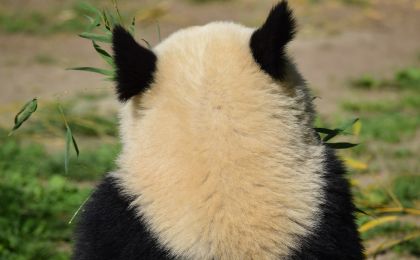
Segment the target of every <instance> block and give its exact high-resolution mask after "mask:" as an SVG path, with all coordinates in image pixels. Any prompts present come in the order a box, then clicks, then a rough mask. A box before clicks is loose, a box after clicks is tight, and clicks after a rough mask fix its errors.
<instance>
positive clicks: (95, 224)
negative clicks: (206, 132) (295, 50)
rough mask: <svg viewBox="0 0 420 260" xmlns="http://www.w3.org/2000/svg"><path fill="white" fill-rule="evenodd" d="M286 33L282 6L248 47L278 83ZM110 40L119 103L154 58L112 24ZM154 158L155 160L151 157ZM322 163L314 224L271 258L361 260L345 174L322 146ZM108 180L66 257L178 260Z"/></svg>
mask: <svg viewBox="0 0 420 260" xmlns="http://www.w3.org/2000/svg"><path fill="white" fill-rule="evenodd" d="M276 25H278V26H276ZM294 32H295V25H294V20H293V17H292V15H291V11H290V9H289V8H288V7H287V3H286V2H285V1H282V2H280V3H279V4H278V5H277V6H276V7H274V8H273V10H272V11H271V13H270V15H269V17H268V19H267V21H266V23H265V24H264V25H263V26H262V27H261V28H260V29H258V30H256V31H255V32H254V33H253V34H252V37H251V40H250V44H249V46H250V48H251V51H252V55H253V57H254V59H255V61H256V62H257V63H258V65H259V66H260V68H261V69H262V70H263V71H265V72H266V73H267V74H268V75H270V76H271V77H272V78H274V79H275V80H279V81H282V80H285V77H286V70H287V68H286V67H287V59H286V56H285V55H286V54H285V45H286V44H287V43H288V42H289V41H290V40H291V39H292V38H293V35H294ZM273 33H274V34H273ZM113 36H114V39H113V49H114V55H115V56H114V59H115V61H116V65H117V77H116V80H117V94H118V97H119V99H120V101H122V102H125V101H128V100H130V99H132V98H133V97H135V96H138V95H141V94H142V93H143V92H145V90H146V89H148V88H149V85H150V84H151V83H152V82H153V80H154V78H153V77H154V73H155V70H156V64H157V63H158V58H157V57H156V56H155V55H154V53H153V52H152V51H151V50H148V49H146V48H144V47H142V46H140V45H138V44H137V43H136V42H135V41H134V39H133V38H132V36H131V35H130V34H129V33H128V32H126V31H125V30H124V29H123V28H122V27H116V28H115V29H114V35H113ZM136 102H137V101H136ZM279 131H280V130H279ZM314 134H315V133H314ZM156 156H157V157H159V154H156ZM191 156H193V155H191ZM322 165H323V169H322V171H321V173H319V174H321V176H319V179H320V181H321V182H322V189H323V194H324V197H323V200H322V203H320V205H319V206H318V207H319V209H318V211H319V213H318V214H317V216H316V218H317V219H316V223H317V224H316V225H315V226H312V227H308V226H305V224H304V223H297V225H298V226H300V227H302V228H303V229H308V230H311V232H308V233H307V234H306V235H296V236H297V237H296V238H295V239H294V241H297V242H296V243H297V245H294V246H293V247H292V248H290V251H289V253H288V254H287V255H279V256H278V258H281V259H283V258H284V259H363V248H362V245H361V241H360V239H359V234H358V232H357V227H356V224H355V219H354V215H353V214H354V212H355V206H354V205H353V203H352V197H351V192H350V186H349V184H348V181H347V180H346V178H345V169H344V167H343V165H342V163H341V162H340V160H338V158H337V157H336V155H335V154H334V151H333V150H331V149H328V148H325V154H324V159H323V163H322ZM116 176H117V175H116V174H115V173H113V174H108V175H107V176H106V177H105V178H104V179H103V180H102V182H101V183H100V184H99V185H98V186H97V188H96V190H95V191H94V193H93V194H92V196H91V198H90V199H89V200H88V202H87V203H86V205H85V206H84V207H83V210H82V212H81V214H80V217H79V221H78V227H77V230H76V243H75V250H74V255H73V259H75V260H95V259H98V260H99V259H101V260H107V259H110V260H111V259H115V260H119V259H120V260H123V259H124V260H131V259H132V260H134V259H136V260H138V259H151V260H153V259H162V260H166V259H168V260H169V259H184V258H183V257H182V256H181V255H179V254H178V253H179V252H176V251H173V250H171V246H170V245H169V244H162V243H161V242H160V240H159V237H158V235H157V234H155V233H153V231H152V230H153V229H152V228H151V223H150V219H149V220H148V219H147V218H146V217H145V216H143V215H142V213H141V212H140V211H139V210H138V208H136V207H135V205H136V203H137V202H136V199H138V197H136V196H134V195H132V194H128V193H127V190H126V189H125V187H124V184H123V182H121V180H119V179H118V178H117V177H116ZM251 192H252V191H251ZM137 196H138V195H137ZM140 196H141V195H140ZM175 206H176V205H175ZM255 210H258V209H255ZM290 221H291V222H298V221H299V220H296V219H290ZM295 224H296V223H295ZM222 243H223V241H222ZM246 257H248V258H249V259H257V258H253V257H252V256H246ZM187 259H191V258H187ZM213 259H215V260H218V259H219V258H217V257H214V258H213ZM270 259H271V258H270ZM221 260H225V258H224V259H221Z"/></svg>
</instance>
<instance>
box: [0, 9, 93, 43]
mask: <svg viewBox="0 0 420 260" xmlns="http://www.w3.org/2000/svg"><path fill="white" fill-rule="evenodd" d="M80 3H81V2H75V3H74V4H73V5H71V6H68V7H67V9H65V7H64V8H63V6H61V7H60V8H59V9H58V10H55V8H51V9H48V10H46V11H42V12H41V11H31V10H27V9H25V8H20V9H17V10H3V9H0V31H3V32H6V33H27V34H41V35H46V34H51V33H57V32H76V33H79V32H81V31H83V29H85V27H86V24H87V20H86V18H85V17H84V16H85V15H86V14H87V11H86V10H84V9H83V8H82V6H81V4H80Z"/></svg>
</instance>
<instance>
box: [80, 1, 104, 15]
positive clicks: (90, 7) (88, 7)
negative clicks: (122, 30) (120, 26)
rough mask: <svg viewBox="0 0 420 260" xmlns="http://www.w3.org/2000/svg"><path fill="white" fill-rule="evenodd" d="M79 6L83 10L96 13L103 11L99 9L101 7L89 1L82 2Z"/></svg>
mask: <svg viewBox="0 0 420 260" xmlns="http://www.w3.org/2000/svg"><path fill="white" fill-rule="evenodd" d="M78 5H79V7H80V8H81V9H83V10H86V11H88V12H91V13H94V14H96V15H100V14H101V11H99V9H97V8H96V7H94V6H93V5H91V4H89V3H87V2H81V3H79V4H78Z"/></svg>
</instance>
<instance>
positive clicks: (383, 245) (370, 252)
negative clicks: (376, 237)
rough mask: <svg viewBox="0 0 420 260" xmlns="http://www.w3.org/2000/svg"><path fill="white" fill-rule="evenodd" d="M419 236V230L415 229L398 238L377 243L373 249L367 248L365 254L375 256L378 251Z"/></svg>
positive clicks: (380, 251)
mask: <svg viewBox="0 0 420 260" xmlns="http://www.w3.org/2000/svg"><path fill="white" fill-rule="evenodd" d="M419 237H420V232H419V231H415V232H412V233H409V234H408V235H406V236H404V237H402V238H400V239H395V240H388V241H385V242H384V243H381V244H379V246H377V247H376V248H375V249H373V250H368V252H367V253H366V255H368V256H375V255H377V254H379V253H382V252H384V251H386V250H388V249H391V248H393V247H394V246H396V245H399V244H401V243H404V242H407V241H410V240H414V239H417V238H419Z"/></svg>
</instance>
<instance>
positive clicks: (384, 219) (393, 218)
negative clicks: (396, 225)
mask: <svg viewBox="0 0 420 260" xmlns="http://www.w3.org/2000/svg"><path fill="white" fill-rule="evenodd" d="M397 220H398V217H397V216H384V217H379V218H375V219H373V220H371V221H368V222H367V223H365V224H363V225H362V226H360V227H359V232H360V233H363V232H366V231H368V230H370V229H372V228H375V227H377V226H380V225H382V224H384V223H388V222H393V221H397Z"/></svg>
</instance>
